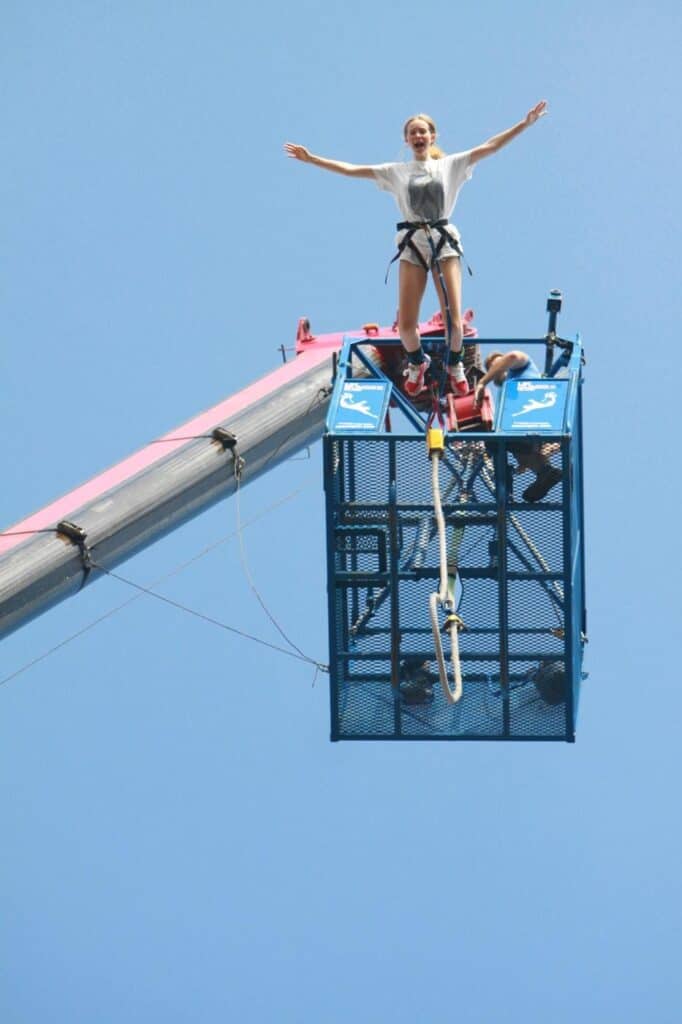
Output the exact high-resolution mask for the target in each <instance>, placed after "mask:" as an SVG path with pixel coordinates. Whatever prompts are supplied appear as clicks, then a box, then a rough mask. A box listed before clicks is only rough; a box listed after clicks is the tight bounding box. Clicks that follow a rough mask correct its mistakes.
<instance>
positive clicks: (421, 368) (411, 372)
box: [403, 353, 431, 398]
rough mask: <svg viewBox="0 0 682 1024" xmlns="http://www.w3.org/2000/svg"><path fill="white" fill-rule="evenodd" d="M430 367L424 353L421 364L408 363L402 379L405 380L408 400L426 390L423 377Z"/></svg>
mask: <svg viewBox="0 0 682 1024" xmlns="http://www.w3.org/2000/svg"><path fill="white" fill-rule="evenodd" d="M430 365H431V360H430V358H429V357H428V356H427V355H426V353H424V362H423V363H408V364H407V369H406V370H403V377H404V378H405V392H406V394H408V395H409V396H410V398H416V397H417V395H420V394H421V393H422V391H425V390H426V385H425V384H424V377H425V376H426V371H427V370H428V368H429V366H430Z"/></svg>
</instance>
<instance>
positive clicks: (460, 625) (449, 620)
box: [441, 612, 466, 633]
mask: <svg viewBox="0 0 682 1024" xmlns="http://www.w3.org/2000/svg"><path fill="white" fill-rule="evenodd" d="M451 626H457V629H458V630H460V629H466V626H465V625H464V622H463V620H462V619H460V617H459V615H455V613H454V612H453V613H452V614H451V615H446V617H445V622H444V623H443V625H442V626H441V630H442V632H443V633H447V632H448V630H449V629H450V627H451Z"/></svg>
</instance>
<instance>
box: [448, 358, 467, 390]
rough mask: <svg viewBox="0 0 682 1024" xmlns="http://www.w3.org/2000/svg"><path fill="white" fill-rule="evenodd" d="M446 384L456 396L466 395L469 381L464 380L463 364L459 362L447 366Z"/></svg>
mask: <svg viewBox="0 0 682 1024" xmlns="http://www.w3.org/2000/svg"><path fill="white" fill-rule="evenodd" d="M448 382H449V384H450V388H451V389H452V390H453V391H454V392H455V394H456V395H466V394H467V393H468V391H469V381H468V380H467V379H466V376H465V374H464V364H463V363H462V362H461V361H460V362H458V363H453V364H452V366H448Z"/></svg>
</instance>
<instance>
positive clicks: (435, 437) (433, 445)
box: [426, 427, 445, 454]
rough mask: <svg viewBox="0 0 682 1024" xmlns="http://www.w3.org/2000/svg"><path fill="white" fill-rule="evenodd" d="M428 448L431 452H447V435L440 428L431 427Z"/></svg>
mask: <svg viewBox="0 0 682 1024" xmlns="http://www.w3.org/2000/svg"><path fill="white" fill-rule="evenodd" d="M426 447H427V448H428V450H429V454H431V452H444V451H445V434H444V433H443V431H442V430H441V429H440V427H430V428H429V429H428V430H427V432H426Z"/></svg>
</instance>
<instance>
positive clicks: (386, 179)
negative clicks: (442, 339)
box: [284, 100, 547, 398]
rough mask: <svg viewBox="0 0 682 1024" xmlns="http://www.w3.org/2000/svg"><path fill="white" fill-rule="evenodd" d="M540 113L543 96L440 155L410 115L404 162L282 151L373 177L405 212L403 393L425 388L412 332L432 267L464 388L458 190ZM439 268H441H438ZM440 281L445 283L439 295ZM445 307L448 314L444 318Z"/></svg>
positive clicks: (424, 121)
mask: <svg viewBox="0 0 682 1024" xmlns="http://www.w3.org/2000/svg"><path fill="white" fill-rule="evenodd" d="M546 113H547V103H546V101H545V100H542V101H541V102H540V103H538V104H537V105H536V106H535V107H533V109H532V110H529V111H528V113H527V114H526V116H525V118H524V119H523V120H522V121H519V122H518V124H515V125H514V126H513V127H512V128H508V129H507V130H506V131H503V132H500V133H499V135H493V137H492V138H490V139H488V141H487V142H484V143H483V144H482V145H481V146H476V147H475V148H474V149H468V150H465V151H464V152H462V153H452V154H450V155H449V156H446V155H445V154H444V153H443V152H442V150H441V149H439V148H438V146H437V145H436V135H437V132H436V125H435V122H434V121H433V119H432V118H431V117H429V116H428V114H415V115H414V116H412V117H410V118H408V119H407V121H406V122H405V124H404V126H403V136H404V139H405V142H406V143H407V145H408V146H409V147H410V149H411V150H412V159H411V160H408V161H407V162H404V163H389V164H367V165H363V164H349V163H345V162H343V161H340V160H329V159H327V158H326V157H321V156H315V155H314V154H313V153H311V152H310V151H309V150H307V149H306V148H305V146H300V145H297V144H296V143H293V142H287V143H285V145H284V150H285V152H286V153H287V155H288V156H290V157H292V158H293V159H294V160H300V161H301V162H302V163H307V164H314V165H315V166H316V167H321V168H323V169H324V170H326V171H335V172H336V173H337V174H344V175H346V176H347V177H350V178H373V179H374V180H375V181H376V183H377V185H378V186H379V188H380V189H383V190H384V191H386V192H390V193H391V194H392V195H393V196H394V197H395V200H396V202H397V204H398V207H399V209H400V212H401V214H402V216H403V218H404V220H403V221H401V222H400V223H399V224H398V232H399V233H398V236H397V239H396V244H397V246H398V256H397V257H396V258H399V260H400V264H399V265H400V273H399V280H398V329H399V331H400V340H401V341H402V343H403V346H404V348H405V351H406V353H407V363H408V365H407V369H406V370H405V376H406V381H405V391H406V392H407V394H408V395H409V396H410V397H412V398H414V397H416V396H417V395H418V394H420V392H421V391H423V390H424V387H425V385H424V377H425V375H426V371H427V369H428V367H429V363H430V359H429V357H428V356H427V355H426V353H425V352H424V351H423V349H422V346H421V339H420V337H419V328H418V324H419V307H420V305H421V300H422V297H423V295H424V291H425V288H426V282H427V280H428V272H429V270H431V273H432V275H433V280H434V283H435V286H436V291H437V293H438V299H439V302H440V306H441V311H442V315H443V323H445V324H448V326H449V338H448V343H449V346H448V347H449V351H448V359H447V370H448V380H449V382H450V385H451V387H452V389H453V390H454V391H456V392H458V393H459V394H466V392H467V391H468V384H467V380H466V377H465V375H464V368H463V365H462V298H461V295H462V271H461V257H462V246H461V243H460V237H459V232H458V231H457V228H456V227H454V225H452V224H450V223H449V217H450V215H451V214H452V211H453V209H454V207H455V203H456V201H457V196H458V194H459V190H460V189H461V187H462V185H463V184H464V182H465V181H468V179H469V178H470V177H471V171H472V168H473V166H474V165H475V164H476V163H478V161H479V160H482V159H483V158H484V157H487V156H492V154H493V153H497V151H498V150H499V149H501V148H502V146H505V145H506V144H507V143H508V142H511V140H512V139H515V138H516V136H517V135H520V134H521V132H523V131H525V129H526V128H529V127H530V126H531V125H532V124H535V122H536V121H537V120H538V119H539V118H541V117H542V116H543V115H544V114H546ZM439 267H440V273H439V272H438V271H439ZM441 279H442V281H443V285H444V287H445V291H446V295H444V294H443V287H442V286H441ZM448 311H449V314H450V315H449V317H448V315H447V314H448Z"/></svg>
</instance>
